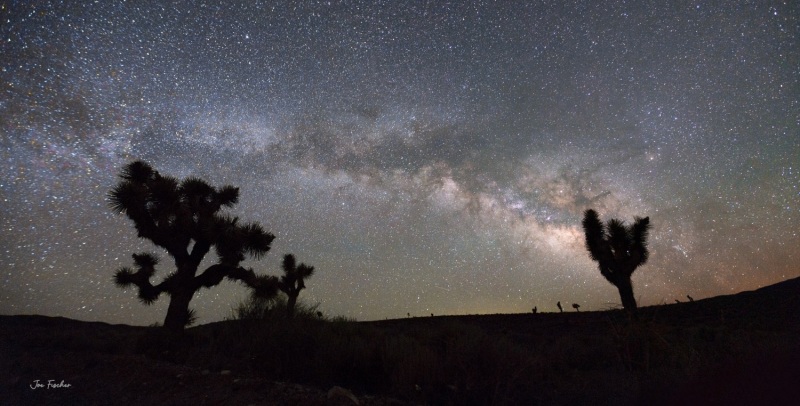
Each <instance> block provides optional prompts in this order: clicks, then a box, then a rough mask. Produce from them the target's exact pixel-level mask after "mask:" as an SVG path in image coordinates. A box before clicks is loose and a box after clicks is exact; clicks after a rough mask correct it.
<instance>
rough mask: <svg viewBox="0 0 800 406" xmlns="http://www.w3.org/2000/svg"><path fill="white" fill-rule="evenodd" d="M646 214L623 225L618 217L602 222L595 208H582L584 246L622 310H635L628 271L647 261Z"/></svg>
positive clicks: (647, 228)
mask: <svg viewBox="0 0 800 406" xmlns="http://www.w3.org/2000/svg"><path fill="white" fill-rule="evenodd" d="M649 230H650V218H649V217H645V218H640V217H635V218H634V223H633V224H632V225H630V226H626V225H625V223H624V222H623V221H621V220H617V219H611V220H609V221H608V222H607V223H606V224H605V225H604V224H603V223H602V222H600V218H599V217H598V215H597V212H596V211H594V210H591V209H589V210H586V212H585V213H584V216H583V231H584V233H585V235H586V249H587V250H589V254H590V255H591V257H592V260H594V261H596V262H597V264H598V266H599V268H600V274H602V275H603V277H604V278H606V280H607V281H609V282H611V283H612V284H613V285H614V286H616V287H617V289H618V290H619V296H620V298H621V299H622V306H623V307H624V308H625V310H629V311H634V310H636V299H635V298H634V296H633V285H632V284H631V275H633V271H635V270H636V268H638V267H639V266H640V265H643V264H644V263H645V262H647V256H648V251H647V234H648V231H649Z"/></svg>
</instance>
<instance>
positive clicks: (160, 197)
mask: <svg viewBox="0 0 800 406" xmlns="http://www.w3.org/2000/svg"><path fill="white" fill-rule="evenodd" d="M119 178H120V180H119V183H118V184H117V185H116V186H114V188H112V189H111V191H110V192H109V193H108V199H109V202H110V206H111V208H112V209H113V210H114V211H116V212H117V213H121V214H125V215H126V216H127V217H128V218H129V219H130V220H131V221H133V224H134V227H135V228H136V231H137V233H138V236H139V237H141V238H144V239H147V240H150V241H151V242H152V243H153V244H155V245H156V246H158V247H161V248H163V249H164V250H166V251H167V253H168V254H169V256H170V257H172V259H173V260H174V262H175V268H176V269H175V271H174V272H172V273H170V274H169V275H167V276H166V277H165V278H164V279H163V280H162V281H161V283H158V284H156V285H153V284H152V283H151V282H150V278H151V277H152V276H153V275H154V274H155V273H156V265H157V264H158V258H157V257H156V256H155V255H154V254H151V253H138V254H133V261H134V264H135V268H136V269H135V270H133V269H131V268H129V267H123V268H121V269H119V270H117V272H116V273H115V275H114V281H115V282H116V284H117V285H118V286H120V287H122V288H125V287H128V286H131V285H134V286H136V287H137V288H138V289H139V299H141V301H142V302H143V303H144V304H146V305H149V304H152V303H153V302H155V301H156V299H158V297H159V296H160V295H161V294H162V293H166V294H167V295H169V296H170V302H169V307H168V309H167V316H166V318H165V319H164V327H165V328H166V329H168V330H173V331H181V330H183V328H184V327H185V326H186V325H187V323H189V321H190V318H191V314H192V312H191V311H190V310H189V302H190V301H191V300H192V296H194V293H195V292H197V291H198V290H199V289H200V288H203V287H205V288H210V287H212V286H216V285H217V284H219V283H220V282H221V281H222V279H224V278H226V277H227V278H228V279H231V280H238V281H241V282H243V283H244V284H246V285H247V286H249V287H250V288H252V289H253V290H254V294H256V295H257V296H261V297H272V296H274V295H275V294H277V287H278V281H277V278H275V277H270V276H263V275H261V276H259V275H256V274H255V273H254V272H253V270H252V269H245V268H242V267H241V266H240V265H239V264H240V263H241V262H242V261H243V260H244V259H245V254H247V255H249V256H251V257H253V258H256V259H259V258H261V257H262V256H264V255H265V254H266V253H267V252H268V251H269V249H270V244H271V243H272V240H273V239H274V238H275V236H273V235H272V234H270V233H268V232H266V231H264V229H263V228H262V227H261V225H260V224H258V223H247V224H240V223H239V218H238V217H231V216H229V215H227V214H223V213H220V211H221V210H222V209H223V208H230V207H233V206H234V205H235V204H236V203H237V202H238V201H239V189H238V188H236V187H233V186H223V187H221V188H214V187H212V186H210V185H209V184H207V183H206V182H205V181H203V180H202V179H199V178H194V177H189V178H186V179H184V180H182V181H178V179H176V178H173V177H170V176H164V175H161V174H159V173H158V172H157V171H155V170H154V169H153V168H152V167H151V166H150V165H148V164H147V163H145V162H142V161H135V162H131V163H130V164H128V165H126V166H125V167H123V169H122V170H121V171H120V173H119ZM212 247H213V248H214V249H215V251H216V253H217V257H218V261H217V263H215V264H213V265H211V266H209V267H208V268H206V269H205V270H204V271H203V272H202V273H200V274H197V271H198V267H199V266H200V262H201V261H202V260H203V258H204V257H205V255H206V254H207V253H208V252H209V250H210V249H211V248H212Z"/></svg>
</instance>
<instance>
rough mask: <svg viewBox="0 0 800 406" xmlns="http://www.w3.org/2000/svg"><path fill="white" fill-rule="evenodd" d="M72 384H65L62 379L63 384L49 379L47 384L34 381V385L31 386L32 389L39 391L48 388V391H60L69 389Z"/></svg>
mask: <svg viewBox="0 0 800 406" xmlns="http://www.w3.org/2000/svg"><path fill="white" fill-rule="evenodd" d="M70 386H72V385H70V384H68V383H64V380H63V379H62V380H61V382H56V380H55V379H48V380H47V384H43V383H41V382H39V380H38V379H37V380H35V381H33V384H31V385H30V387H31V389H39V388H47V389H58V388H69V387H70Z"/></svg>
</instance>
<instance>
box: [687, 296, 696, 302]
mask: <svg viewBox="0 0 800 406" xmlns="http://www.w3.org/2000/svg"><path fill="white" fill-rule="evenodd" d="M686 297H687V298H688V299H689V301H690V302H694V298H692V297H691V296H689V295H686Z"/></svg>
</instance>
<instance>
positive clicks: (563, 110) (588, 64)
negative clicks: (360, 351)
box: [0, 1, 800, 324]
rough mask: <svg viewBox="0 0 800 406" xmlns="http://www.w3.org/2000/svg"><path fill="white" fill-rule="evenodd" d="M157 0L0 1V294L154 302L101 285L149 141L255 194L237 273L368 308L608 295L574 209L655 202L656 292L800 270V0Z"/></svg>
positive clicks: (149, 316)
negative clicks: (120, 191) (299, 0)
mask: <svg viewBox="0 0 800 406" xmlns="http://www.w3.org/2000/svg"><path fill="white" fill-rule="evenodd" d="M159 3H162V2H133V1H129V2H124V1H121V2H69V1H37V2H16V1H12V2H7V3H2V4H0V69H1V70H0V134H2V138H0V158H1V159H2V162H3V164H2V166H0V276H2V283H0V313H3V314H32V313H35V314H45V315H59V316H66V317H71V318H76V319H83V320H102V321H107V322H114V323H127V324H150V323H153V322H156V321H161V320H162V319H163V316H164V314H165V308H166V303H167V301H168V298H161V299H160V300H159V301H158V302H157V303H156V304H155V305H153V306H150V307H145V306H143V305H142V304H141V303H139V302H138V301H137V300H136V295H135V293H134V292H132V291H123V290H121V289H118V288H117V287H115V286H114V284H113V281H112V275H113V271H114V270H115V269H117V268H119V267H121V266H126V265H130V264H131V259H130V254H131V253H134V252H139V251H153V250H154V247H153V246H152V245H150V244H149V243H148V242H147V241H142V240H138V239H137V238H136V234H135V230H134V229H133V226H132V224H131V223H129V222H128V221H127V220H126V219H125V218H123V217H122V216H116V215H114V214H113V213H112V211H111V210H110V209H109V207H108V203H107V200H106V194H107V192H108V191H109V189H110V188H111V187H112V186H113V185H114V184H115V182H116V177H115V176H116V173H117V172H118V171H119V169H120V168H121V167H122V166H123V165H124V164H126V163H127V162H130V161H131V160H134V159H143V160H145V161H147V162H149V163H151V164H152V165H153V166H154V167H155V168H157V169H158V170H159V171H160V172H162V173H165V174H170V175H173V176H178V177H186V176H199V177H201V178H204V179H206V180H208V181H209V182H211V183H212V184H214V185H217V186H221V185H223V184H232V185H235V186H238V187H240V188H241V201H240V203H239V205H237V206H236V207H235V208H234V209H233V210H232V213H234V214H235V215H237V216H240V217H241V218H242V219H243V220H246V221H258V222H260V223H261V224H262V225H264V226H265V228H266V229H267V230H269V231H270V232H272V233H273V234H275V235H276V236H277V238H276V240H275V242H274V243H273V249H272V251H271V252H270V254H269V255H268V256H267V257H266V258H265V259H262V260H260V261H248V263H247V266H252V267H253V268H254V269H255V270H256V271H257V272H259V273H268V274H278V273H279V260H280V258H281V257H282V255H283V254H284V253H293V254H295V255H296V256H297V258H298V260H300V261H302V262H305V263H307V264H311V265H313V266H315V267H316V269H317V273H316V274H315V275H314V277H313V278H312V279H311V280H310V281H309V282H308V283H307V285H308V288H307V290H305V291H303V293H302V294H301V299H303V300H306V301H308V302H310V303H317V302H318V303H320V309H321V310H322V311H324V312H326V313H329V314H340V315H346V316H349V317H354V318H357V319H360V320H369V319H379V318H386V317H389V318H392V317H404V316H405V315H406V314H407V313H410V314H412V315H425V314H429V313H435V314H470V313H495V312H524V311H530V309H531V308H532V307H534V306H537V307H538V309H539V310H540V311H554V310H555V303H556V302H557V301H562V302H565V303H579V304H580V305H581V308H583V309H586V310H599V309H605V308H609V307H612V306H614V304H615V303H618V302H619V297H618V295H617V292H616V289H615V288H614V287H613V286H612V285H610V284H608V283H607V282H606V281H605V280H603V278H602V276H601V275H600V273H599V272H598V270H597V268H596V265H595V264H594V263H593V262H591V260H590V259H589V256H588V253H587V252H586V250H585V248H584V245H583V235H582V230H581V226H580V221H581V216H582V212H583V211H584V210H585V209H587V208H594V209H596V210H598V211H599V212H600V215H601V218H602V219H608V218H610V217H618V218H622V219H625V220H626V221H632V220H633V217H634V216H649V217H650V218H651V223H652V224H653V230H652V233H651V238H650V251H651V256H650V260H649V262H648V263H647V264H646V265H644V266H643V267H641V268H640V269H639V270H637V272H636V273H635V274H634V277H633V282H634V289H635V294H636V296H637V297H638V298H639V300H640V304H642V305H651V304H659V303H663V302H672V301H673V300H674V299H675V298H683V297H685V295H686V294H691V295H692V296H693V297H694V298H702V297H707V296H713V295H719V294H728V293H734V292H737V291H742V290H749V289H754V288H757V287H759V286H763V285H765V284H769V283H774V282H778V281H780V280H783V279H787V278H791V277H797V276H800V268H799V267H798V265H797V264H798V263H800V250H798V247H800V235H798V233H800V231H798V230H800V44H798V41H799V39H800V10H799V9H798V7H797V5H796V4H794V3H793V2H788V1H784V2H780V1H774V2H746V1H734V2H728V3H727V4H726V5H725V6H724V7H722V6H721V5H718V4H712V3H709V2H704V1H697V2H677V3H675V2H664V3H663V4H660V3H652V2H649V3H645V2H622V1H614V2H594V1H591V2H590V1H586V2H584V1H574V2H572V1H570V2H563V1H543V2H499V3H496V2H479V1H471V2H455V4H451V3H446V2H436V1H434V2H417V1H409V2H373V1H363V2H362V1H346V2H329V1H313V2H303V5H297V4H295V2H246V4H239V2H230V3H229V2H221V3H214V4H211V3H204V2H188V1H187V2H172V3H171V4H159ZM241 3H245V2H241ZM159 255H162V256H164V255H166V254H165V253H163V252H159ZM212 259H213V258H208V259H207V261H211V260H212ZM168 262H169V261H165V263H168ZM167 271H169V269H162V271H161V272H162V273H161V274H158V275H156V280H160V277H161V276H163V275H165V274H166V272H167ZM246 297H247V291H246V290H245V288H244V287H242V286H240V285H236V284H233V283H229V282H223V283H222V284H221V285H219V286H217V287H215V288H213V289H210V290H204V291H202V292H200V293H199V294H198V295H196V296H195V298H194V300H193V302H192V307H193V308H195V309H196V311H197V314H198V316H199V317H200V321H201V322H209V321H215V320H220V319H222V318H224V317H226V316H228V315H229V314H230V311H231V307H232V306H234V305H235V304H237V303H238V302H240V301H242V300H244V299H245V298H246Z"/></svg>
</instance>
